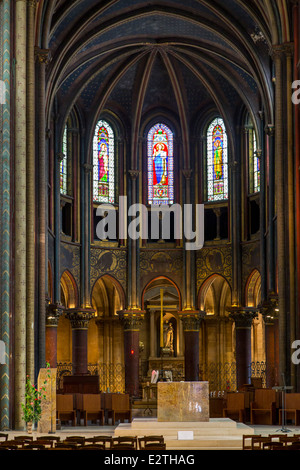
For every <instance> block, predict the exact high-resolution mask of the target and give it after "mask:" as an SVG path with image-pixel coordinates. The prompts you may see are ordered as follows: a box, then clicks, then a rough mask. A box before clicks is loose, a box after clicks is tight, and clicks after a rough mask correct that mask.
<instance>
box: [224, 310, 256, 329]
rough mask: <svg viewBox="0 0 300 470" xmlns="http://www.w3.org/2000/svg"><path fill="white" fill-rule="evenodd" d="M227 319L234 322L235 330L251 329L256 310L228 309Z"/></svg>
mask: <svg viewBox="0 0 300 470" xmlns="http://www.w3.org/2000/svg"><path fill="white" fill-rule="evenodd" d="M228 311H229V312H230V314H229V318H230V319H231V320H233V321H234V322H235V326H236V328H237V329H243V328H251V326H252V323H253V320H255V319H256V318H257V316H258V315H257V312H258V309H256V308H249V307H230V308H229V309H228Z"/></svg>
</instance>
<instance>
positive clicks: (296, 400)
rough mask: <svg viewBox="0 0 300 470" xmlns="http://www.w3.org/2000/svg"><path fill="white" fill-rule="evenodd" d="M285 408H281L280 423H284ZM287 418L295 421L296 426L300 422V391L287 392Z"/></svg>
mask: <svg viewBox="0 0 300 470" xmlns="http://www.w3.org/2000/svg"><path fill="white" fill-rule="evenodd" d="M282 413H283V410H282V409H280V410H279V424H281V423H282ZM285 413H286V419H287V420H289V419H290V420H292V421H294V424H295V426H299V424H300V393H287V394H286V395H285Z"/></svg>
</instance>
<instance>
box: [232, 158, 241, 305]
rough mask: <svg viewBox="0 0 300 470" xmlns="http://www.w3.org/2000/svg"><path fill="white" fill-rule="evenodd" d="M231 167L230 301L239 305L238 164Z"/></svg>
mask: <svg viewBox="0 0 300 470" xmlns="http://www.w3.org/2000/svg"><path fill="white" fill-rule="evenodd" d="M229 168H230V169H231V187H232V196H231V202H230V203H231V212H232V214H231V238H232V240H231V244H232V283H233V287H232V302H233V303H234V304H237V305H239V304H240V302H241V253H240V249H241V245H240V243H241V239H240V216H241V214H240V202H239V198H240V196H239V194H240V193H239V192H238V177H239V175H240V170H239V164H238V162H236V161H234V162H231V163H230V164H229Z"/></svg>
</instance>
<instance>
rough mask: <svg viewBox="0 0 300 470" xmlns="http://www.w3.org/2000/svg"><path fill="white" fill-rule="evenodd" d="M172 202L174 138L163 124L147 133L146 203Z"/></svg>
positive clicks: (170, 203) (164, 203) (157, 125)
mask: <svg viewBox="0 0 300 470" xmlns="http://www.w3.org/2000/svg"><path fill="white" fill-rule="evenodd" d="M173 203H174V138H173V133H172V131H171V130H170V129H169V128H168V127H167V126H166V125H165V124H156V125H155V126H153V127H152V128H151V130H150V131H149V133H148V204H151V205H152V204H153V205H160V204H163V205H166V204H169V205H172V204H173Z"/></svg>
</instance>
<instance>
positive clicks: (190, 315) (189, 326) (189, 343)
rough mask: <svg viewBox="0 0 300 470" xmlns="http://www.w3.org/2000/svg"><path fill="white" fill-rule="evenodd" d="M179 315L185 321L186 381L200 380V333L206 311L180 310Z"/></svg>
mask: <svg viewBox="0 0 300 470" xmlns="http://www.w3.org/2000/svg"><path fill="white" fill-rule="evenodd" d="M179 317H180V319H181V321H182V323H183V331H184V340H185V381H186V382H198V381H199V362H200V349H199V333H200V328H201V324H202V321H203V320H204V318H205V312H200V311H189V312H185V311H183V312H179Z"/></svg>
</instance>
